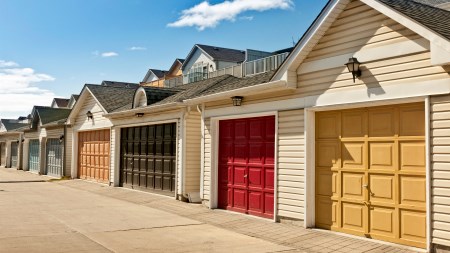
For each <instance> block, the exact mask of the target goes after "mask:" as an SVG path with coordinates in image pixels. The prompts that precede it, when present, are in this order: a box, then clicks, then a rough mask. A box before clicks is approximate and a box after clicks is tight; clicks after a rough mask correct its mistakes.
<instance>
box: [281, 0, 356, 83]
mask: <svg viewBox="0 0 450 253" xmlns="http://www.w3.org/2000/svg"><path fill="white" fill-rule="evenodd" d="M345 2H349V0H332V2H331V3H329V4H328V5H327V6H326V7H325V8H326V9H324V10H323V13H322V15H321V16H320V17H318V19H317V20H316V21H315V22H314V23H313V24H312V25H311V27H310V28H309V31H307V33H306V34H305V35H304V37H303V38H302V40H301V41H300V42H299V43H298V45H297V46H296V47H295V48H294V51H292V52H291V53H290V54H289V56H288V58H287V59H286V60H285V61H284V63H283V64H282V65H281V67H280V68H279V69H278V71H277V72H276V73H275V75H274V76H273V77H272V80H273V81H274V80H280V79H282V78H283V76H284V73H285V72H287V71H288V69H289V68H290V67H291V65H292V64H293V63H294V61H295V60H296V59H297V57H298V56H299V55H300V53H302V52H303V51H305V48H307V47H308V46H309V45H310V43H311V40H312V39H313V38H314V37H315V36H316V34H317V32H318V31H319V30H320V29H322V26H323V25H324V23H325V22H327V21H328V19H329V17H330V15H331V14H333V12H335V11H336V10H337V8H336V7H337V6H338V5H340V4H344V3H345Z"/></svg>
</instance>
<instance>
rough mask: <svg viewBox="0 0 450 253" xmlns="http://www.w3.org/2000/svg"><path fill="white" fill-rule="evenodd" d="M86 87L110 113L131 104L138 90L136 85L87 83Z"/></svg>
mask: <svg viewBox="0 0 450 253" xmlns="http://www.w3.org/2000/svg"><path fill="white" fill-rule="evenodd" d="M86 87H87V88H88V89H89V90H90V91H91V92H92V94H93V95H94V96H95V98H96V99H97V100H98V102H99V103H100V104H101V105H102V106H103V108H105V110H106V112H108V113H109V112H112V111H115V110H117V109H118V108H121V107H123V106H125V105H128V104H131V103H132V101H133V96H134V92H135V90H136V88H135V87H133V88H126V87H124V86H122V87H114V86H104V85H96V84H86Z"/></svg>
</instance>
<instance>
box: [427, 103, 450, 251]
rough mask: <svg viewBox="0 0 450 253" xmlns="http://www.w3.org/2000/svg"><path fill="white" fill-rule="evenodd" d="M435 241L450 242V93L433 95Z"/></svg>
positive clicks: (443, 243)
mask: <svg viewBox="0 0 450 253" xmlns="http://www.w3.org/2000/svg"><path fill="white" fill-rule="evenodd" d="M430 110H431V112H430V120H431V123H430V127H431V130H430V131H431V149H430V151H431V172H432V173H431V178H432V179H431V180H432V184H431V186H432V192H431V194H432V198H431V204H432V210H433V214H432V229H433V230H432V242H433V243H436V244H441V245H446V246H450V95H446V96H436V97H432V98H431V106H430Z"/></svg>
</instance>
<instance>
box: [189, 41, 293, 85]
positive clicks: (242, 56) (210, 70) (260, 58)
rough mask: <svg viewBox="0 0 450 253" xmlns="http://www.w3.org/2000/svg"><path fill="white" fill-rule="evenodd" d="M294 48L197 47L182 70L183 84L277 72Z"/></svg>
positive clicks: (198, 45) (199, 45)
mask: <svg viewBox="0 0 450 253" xmlns="http://www.w3.org/2000/svg"><path fill="white" fill-rule="evenodd" d="M292 49H293V48H286V49H282V50H278V51H274V52H265V51H259V50H253V49H247V50H237V49H230V48H222V47H215V46H207V45H201V44H196V45H195V46H194V47H193V48H192V50H191V52H190V53H189V55H188V56H187V57H186V60H185V62H184V63H183V66H182V72H183V83H184V84H186V83H191V82H196V81H200V80H204V79H208V78H212V77H217V76H221V75H232V76H235V77H239V78H240V77H246V76H252V75H256V74H261V73H264V72H268V71H272V70H275V69H277V68H278V67H279V66H280V65H281V64H282V63H283V61H284V60H285V59H286V57H287V56H288V55H289V53H290V52H291V51H292Z"/></svg>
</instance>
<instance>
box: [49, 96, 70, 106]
mask: <svg viewBox="0 0 450 253" xmlns="http://www.w3.org/2000/svg"><path fill="white" fill-rule="evenodd" d="M69 101H70V99H69V98H54V99H53V101H52V104H51V105H50V107H52V108H67V107H68V106H69Z"/></svg>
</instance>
